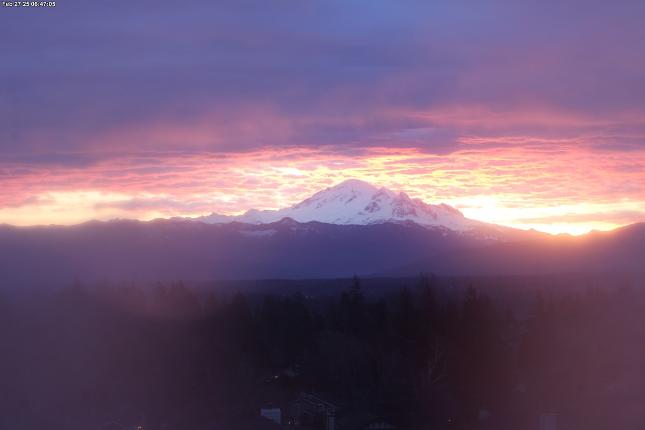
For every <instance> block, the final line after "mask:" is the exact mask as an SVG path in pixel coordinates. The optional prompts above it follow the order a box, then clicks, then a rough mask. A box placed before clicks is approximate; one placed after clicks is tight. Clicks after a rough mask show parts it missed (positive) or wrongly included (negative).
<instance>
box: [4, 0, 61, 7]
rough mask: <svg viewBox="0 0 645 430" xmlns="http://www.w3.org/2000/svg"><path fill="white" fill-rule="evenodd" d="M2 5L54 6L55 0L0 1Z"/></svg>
mask: <svg viewBox="0 0 645 430" xmlns="http://www.w3.org/2000/svg"><path fill="white" fill-rule="evenodd" d="M0 4H2V7H56V2H55V1H2V2H0Z"/></svg>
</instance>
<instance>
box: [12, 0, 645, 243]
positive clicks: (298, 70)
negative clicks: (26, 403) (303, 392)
mask: <svg viewBox="0 0 645 430" xmlns="http://www.w3.org/2000/svg"><path fill="white" fill-rule="evenodd" d="M644 21H645V2H643V1H641V0H639V1H630V0H623V1H620V2H608V1H602V2H601V1H595V0H584V1H582V0H559V1H549V0H546V1H541V2H535V1H523V0H513V1H511V0H507V1H497V0H487V1H477V2H473V1H460V0H450V1H441V0H439V1H432V2H429V1H425V0H424V1H421V0H406V1H381V0H369V1H368V0H361V1H353V0H343V1H339V0H325V1H309V0H297V1H296V0H280V1H267V0H223V1H212V0H211V1H192V2H176V1H163V0H161V1H159V0H158V1H154V2H152V1H147V0H142V1H137V2H130V3H126V4H121V3H118V2H117V3H115V2H87V1H85V2H79V1H58V2H56V7H53V8H33V7H31V8H28V7H25V8H23V7H20V8H6V7H3V8H0V36H1V37H2V41H1V42H0V223H9V224H15V225H36V224H74V223H79V222H84V221H87V220H90V219H101V220H107V219H113V218H137V219H142V220H148V219H153V218H158V217H171V216H198V215H204V214H208V213H211V212H216V213H222V214H237V213H241V212H244V211H245V210H247V209H250V208H258V209H270V208H278V207H284V206H287V205H291V204H294V203H297V202H298V201H300V200H302V199H304V198H306V197H308V196H309V195H310V194H312V193H313V192H315V191H318V190H320V189H323V188H325V187H328V186H331V185H334V184H335V183H338V182H340V181H342V180H344V179H347V178H360V179H363V180H366V181H369V182H372V183H374V184H376V185H382V186H386V187H389V188H392V189H395V190H403V191H406V192H407V193H408V194H409V195H410V196H412V197H418V198H422V199H423V200H425V201H426V202H428V203H441V202H443V203H447V204H450V205H453V206H455V207H456V208H458V209H459V210H461V211H462V212H463V213H464V214H465V215H466V216H468V217H471V218H474V219H479V220H482V221H487V222H493V223H498V224H503V225H508V226H513V227H518V228H535V229H538V230H541V231H546V232H550V233H562V232H566V233H571V234H580V233H585V232H587V231H589V230H591V229H599V230H608V229H612V228H616V227H618V226H621V225H626V224H630V223H633V222H639V221H645V49H643V47H644V46H645V26H644V25H643V22H644Z"/></svg>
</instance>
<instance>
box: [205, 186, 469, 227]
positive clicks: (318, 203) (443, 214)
mask: <svg viewBox="0 0 645 430" xmlns="http://www.w3.org/2000/svg"><path fill="white" fill-rule="evenodd" d="M285 217H286V218H291V219H293V220H295V221H297V222H310V221H318V222H322V223H328V224H348V225H351V224H358V225H361V224H363V225H364V224H377V223H384V222H409V221H411V222H415V223H417V224H420V225H423V226H426V227H443V228H447V229H449V230H455V231H465V230H469V229H471V228H472V227H474V226H475V225H477V224H480V223H478V222H477V221H473V220H469V219H467V218H465V217H464V216H463V215H462V214H461V212H459V211H458V210H457V209H455V208H453V207H451V206H448V205H446V204H440V205H432V204H427V203H424V202H423V201H422V200H420V199H412V198H410V196H408V195H407V194H406V193H404V192H402V191H400V192H394V191H391V190H389V189H387V188H385V187H380V188H378V187H376V186H375V185H373V184H370V183H369V182H366V181H363V180H360V179H347V180H345V181H343V182H341V183H339V184H336V185H334V186H332V187H329V188H326V189H324V190H322V191H319V192H317V193H315V194H314V195H312V196H311V197H309V198H307V199H305V200H303V201H302V202H300V203H298V204H295V205H293V206H291V207H289V208H284V209H280V210H275V211H271V210H265V211H258V210H249V211H247V212H246V213H245V214H244V215H241V216H238V217H227V218H228V219H229V221H240V222H247V223H251V224H267V223H272V222H276V221H279V220H281V219H283V218H285ZM200 220H201V221H204V222H211V223H220V222H223V221H222V217H221V216H218V215H210V216H208V217H202V218H200Z"/></svg>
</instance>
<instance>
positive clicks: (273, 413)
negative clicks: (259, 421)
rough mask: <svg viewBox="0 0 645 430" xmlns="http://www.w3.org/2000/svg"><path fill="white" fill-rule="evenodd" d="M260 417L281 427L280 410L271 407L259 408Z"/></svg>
mask: <svg viewBox="0 0 645 430" xmlns="http://www.w3.org/2000/svg"><path fill="white" fill-rule="evenodd" d="M260 416H261V417H264V418H266V419H268V420H271V421H273V422H274V423H276V424H280V425H282V410H281V409H280V408H275V407H271V406H267V407H264V408H260Z"/></svg>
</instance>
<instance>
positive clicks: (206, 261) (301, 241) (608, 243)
mask: <svg viewBox="0 0 645 430" xmlns="http://www.w3.org/2000/svg"><path fill="white" fill-rule="evenodd" d="M644 244H645V224H637V225H633V226H630V227H626V228H623V229H620V230H617V231H615V232H611V233H594V234H590V235H587V236H585V237H579V238H572V237H550V236H547V235H541V234H534V233H529V232H527V233H525V234H523V235H518V233H516V232H514V233H513V234H512V235H510V236H508V237H507V238H506V241H500V240H499V239H491V238H490V237H488V236H487V235H486V234H480V233H478V234H465V233H458V232H454V231H452V230H448V229H445V228H427V227H422V226H419V225H417V224H415V223H412V222H404V223H382V224H370V225H334V224H323V223H318V222H310V223H298V222H296V221H293V220H291V219H284V220H281V221H279V222H276V223H271V224H262V225H251V224H243V223H229V224H205V223H201V222H196V221H177V220H175V221H168V220H160V221H153V222H138V221H112V222H90V223H86V224H81V225H77V226H71V227H29V228H18V227H11V226H0V285H2V286H8V285H9V286H11V285H15V286H20V285H31V284H46V285H60V284H68V283H70V282H72V280H73V279H75V278H79V279H81V280H83V281H87V282H93V281H102V280H110V281H122V280H128V281H129V280H132V281H157V280H179V279H182V280H217V279H221V280H225V279H228V280H231V279H267V278H285V279H299V278H336V277H347V276H351V275H353V274H354V273H356V274H359V275H372V274H387V275H392V276H415V275H417V274H418V273H419V272H428V271H433V272H435V273H438V274H442V275H486V274H542V273H556V272H557V273H571V272H598V271H603V272H612V271H643V262H645V245H644Z"/></svg>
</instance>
